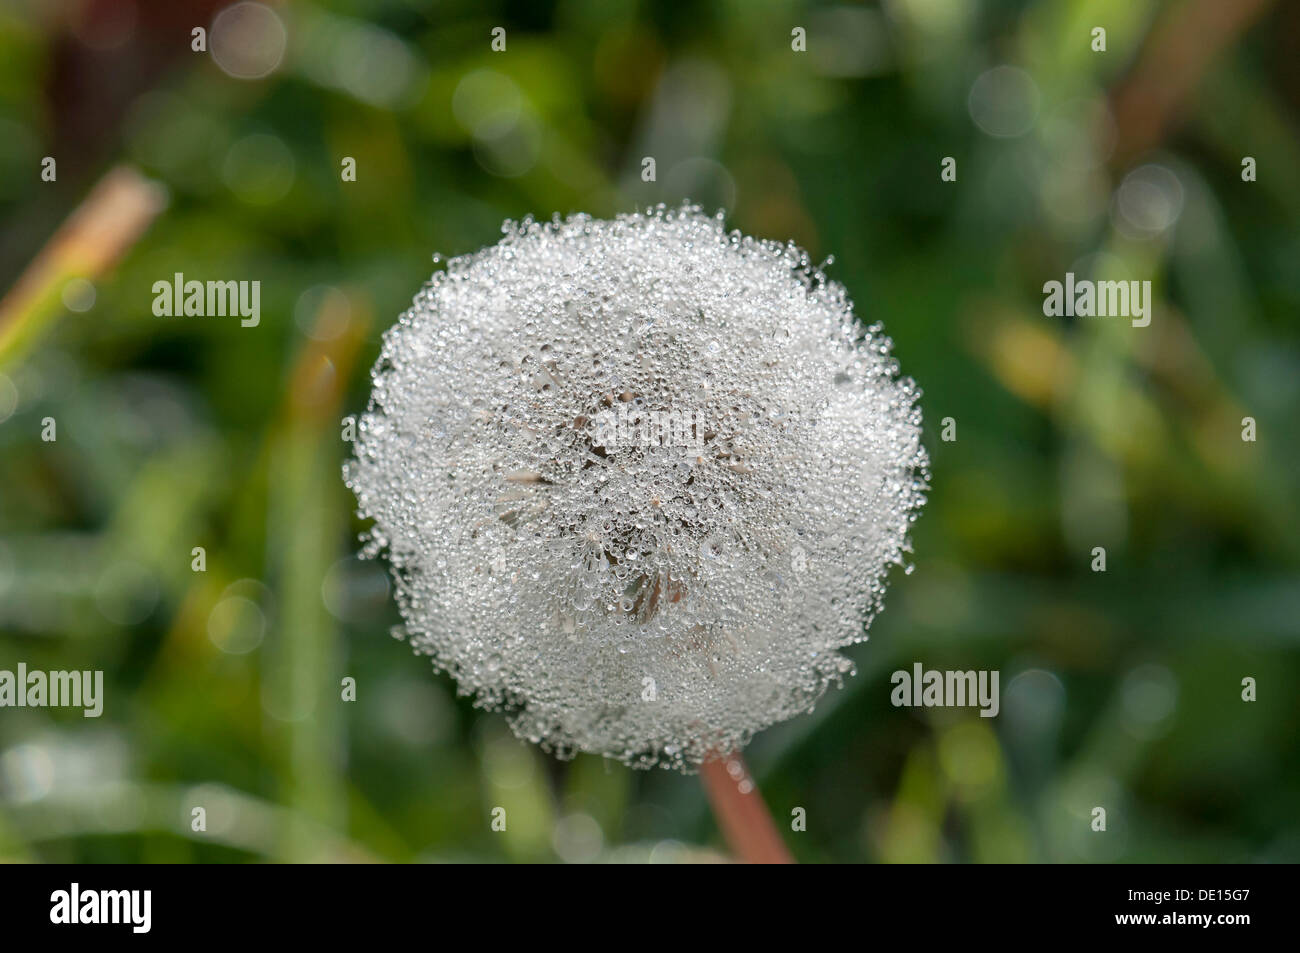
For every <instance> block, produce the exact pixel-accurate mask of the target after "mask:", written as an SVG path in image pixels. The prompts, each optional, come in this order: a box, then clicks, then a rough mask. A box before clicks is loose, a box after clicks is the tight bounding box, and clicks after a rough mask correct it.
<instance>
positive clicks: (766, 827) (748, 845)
mask: <svg viewBox="0 0 1300 953" xmlns="http://www.w3.org/2000/svg"><path fill="white" fill-rule="evenodd" d="M700 780H701V781H703V782H704V790H705V792H707V794H708V795H709V803H710V804H711V805H712V806H713V814H714V816H715V817H716V818H717V820H718V827H719V828H720V829H721V830H722V836H723V837H725V838H726V840H727V843H728V844H729V845H730V847H731V850H732V853H734V854H735V855H736V859H737V860H739V861H741V862H742V863H746V864H792V863H794V858H793V857H791V856H790V851H789V850H788V849H786V846H785V844H784V843H783V842H782V840H781V835H780V834H778V833H777V831H776V824H775V823H773V821H772V815H771V814H770V813H768V810H767V805H766V804H764V803H763V795H762V794H760V793H759V791H758V785H757V784H756V783H755V782H754V779H753V778H752V777H750V774H749V769H748V768H747V767H746V766H745V762H744V761H743V760H741V757H740V755H738V754H731V755H728V756H727V757H725V758H719V759H717V760H715V761H707V762H705V763H704V764H702V765H700Z"/></svg>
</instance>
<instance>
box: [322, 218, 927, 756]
mask: <svg viewBox="0 0 1300 953" xmlns="http://www.w3.org/2000/svg"><path fill="white" fill-rule="evenodd" d="M504 232H505V237H504V238H503V239H502V241H501V242H500V243H498V244H497V245H494V246H492V247H490V248H486V249H483V250H482V251H479V252H477V253H476V254H473V255H468V256H464V257H460V258H454V259H452V260H450V261H449V262H447V267H446V270H445V271H441V272H438V273H436V274H435V275H434V277H433V278H432V279H431V280H430V281H429V283H428V284H426V285H425V286H424V288H423V289H422V290H421V292H420V294H419V295H418V296H417V297H416V298H415V300H414V302H413V304H412V307H411V308H410V309H409V310H408V311H407V312H406V313H405V314H403V315H402V317H401V320H400V321H399V322H398V324H397V325H395V326H394V327H393V328H391V329H390V330H389V331H388V332H387V333H386V335H385V337H384V343H383V349H382V353H381V355H380V358H379V360H378V362H377V364H376V366H375V368H374V372H373V381H374V390H373V393H372V395H371V400H370V405H369V409H368V411H367V412H366V413H365V414H364V415H362V417H361V418H360V420H359V425H358V430H357V439H356V448H355V457H354V459H352V460H351V461H349V462H348V464H347V465H346V467H345V478H346V481H347V483H348V486H349V487H351V488H352V490H353V492H354V493H355V494H356V497H357V501H358V506H359V512H360V514H361V515H362V516H363V517H367V518H369V519H371V520H373V526H372V528H371V529H370V530H369V531H368V539H367V542H366V553H367V554H368V555H371V556H373V555H377V554H379V553H381V552H382V553H384V554H386V555H387V557H388V560H389V563H390V566H391V570H392V573H393V577H394V581H395V593H396V597H397V601H398V605H399V608H400V610H401V613H402V616H403V619H404V622H405V637H406V639H407V640H408V641H409V643H410V645H411V646H412V647H413V648H414V650H415V651H416V652H417V653H419V654H423V655H427V656H429V657H430V658H431V659H432V660H433V663H434V665H435V667H437V668H439V669H442V670H445V671H447V672H449V673H450V674H451V675H452V676H453V677H454V678H455V680H456V681H457V683H458V685H459V688H460V691H461V692H462V693H464V694H469V695H472V696H473V697H474V699H475V701H476V703H477V704H479V705H480V706H482V707H486V708H494V709H503V710H505V711H506V712H507V714H508V716H509V718H510V722H511V726H512V728H513V729H514V731H515V733H516V734H517V735H519V736H520V737H523V738H526V739H529V740H531V741H533V742H536V743H538V744H541V745H542V746H543V747H545V748H546V749H547V750H550V751H553V752H555V753H557V754H559V755H560V756H568V755H571V754H573V753H575V752H578V751H587V752H593V753H599V754H603V755H606V756H609V757H613V758H617V759H619V760H622V761H624V762H626V763H628V764H632V765H636V766H649V765H655V764H658V765H663V766H668V767H681V768H686V769H689V768H690V767H692V766H693V765H696V764H698V763H699V762H701V761H702V760H704V759H706V758H708V757H710V756H713V755H716V754H720V753H725V752H730V751H732V750H736V749H739V748H740V747H742V746H744V745H745V744H746V743H747V742H748V741H749V739H750V738H751V736H752V735H753V734H754V733H755V732H756V731H759V730H761V729H763V728H765V727H767V726H769V725H772V724H774V723H776V722H779V721H782V720H784V719H787V718H789V717H792V716H794V715H796V714H799V713H801V712H805V711H809V710H811V708H812V706H813V705H814V703H815V702H816V701H817V699H818V698H819V697H820V696H821V695H822V693H823V692H824V691H825V690H826V688H827V687H828V686H829V685H830V684H832V683H836V684H838V683H840V682H841V681H842V679H843V678H844V676H845V675H846V674H850V673H851V672H852V668H853V666H852V663H851V662H850V661H849V659H848V658H847V657H846V656H844V655H843V654H842V652H841V651H840V650H841V649H842V648H844V647H845V646H848V645H850V644H852V643H855V642H859V641H862V640H864V639H865V638H866V631H867V626H868V625H869V624H870V622H871V619H872V618H873V617H874V615H875V614H876V613H877V612H878V611H879V610H880V608H881V606H882V599H883V595H884V591H885V575H886V573H887V571H888V570H889V568H890V567H891V566H892V565H895V564H901V563H904V562H905V558H906V553H907V552H908V549H909V547H908V542H907V534H908V528H909V525H910V522H911V521H912V520H913V519H914V518H915V515H916V513H917V512H918V510H919V509H920V507H921V505H922V504H923V502H924V493H925V491H926V486H927V479H928V477H927V471H926V456H925V451H924V449H923V448H922V447H921V444H920V428H921V414H920V409H919V407H918V406H917V399H918V397H919V392H918V390H917V389H916V387H915V385H914V384H913V383H912V381H911V380H910V379H908V378H904V377H900V376H899V372H898V367H897V364H896V362H895V361H894V359H893V358H892V357H891V355H890V351H891V342H890V340H889V338H887V337H885V336H884V334H883V331H882V329H881V327H880V326H879V325H873V326H872V327H870V328H865V329H864V328H863V327H862V325H861V324H860V322H859V321H858V320H857V319H856V317H855V316H854V314H853V310H852V305H851V303H850V302H849V300H848V298H847V296H846V294H845V290H844V288H843V287H842V286H840V285H839V284H837V283H836V282H833V281H829V280H827V278H826V277H825V275H824V274H822V272H821V271H820V270H819V269H818V268H816V267H814V266H813V265H812V264H811V263H810V262H809V260H808V257H807V256H806V254H804V253H803V252H802V251H801V250H800V249H798V248H797V247H795V246H793V245H781V244H778V243H775V242H769V241H760V240H757V239H754V238H749V237H745V236H743V235H741V234H740V233H738V232H727V231H725V230H724V228H723V225H722V222H721V220H720V219H719V218H711V217H708V216H706V215H704V214H702V213H701V212H700V210H699V209H697V208H695V207H691V206H683V207H681V208H675V209H673V208H664V207H659V208H656V209H652V210H649V211H647V212H645V213H637V214H630V215H624V216H620V217H619V218H617V219H615V220H611V221H602V220H595V219H592V218H591V217H589V216H586V215H574V216H571V217H569V218H567V219H560V218H559V217H557V218H556V219H554V220H553V221H551V222H549V223H537V222H534V221H531V220H525V221H523V222H521V223H513V222H507V223H506V225H505V227H504ZM668 414H672V415H676V416H675V417H674V418H673V419H674V420H676V421H685V422H687V425H686V426H685V427H684V428H681V429H672V430H665V429H660V430H657V431H656V430H655V429H653V427H651V426H647V424H646V421H647V420H659V421H662V420H664V419H667V418H666V417H663V416H659V417H656V416H655V415H668ZM611 422H613V423H615V424H620V425H621V429H620V427H619V426H614V427H613V428H612V429H611V427H610V426H609V425H610V424H611ZM629 426H630V428H631V429H629ZM602 428H603V429H602ZM611 433H612V434H613V436H612V437H611Z"/></svg>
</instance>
